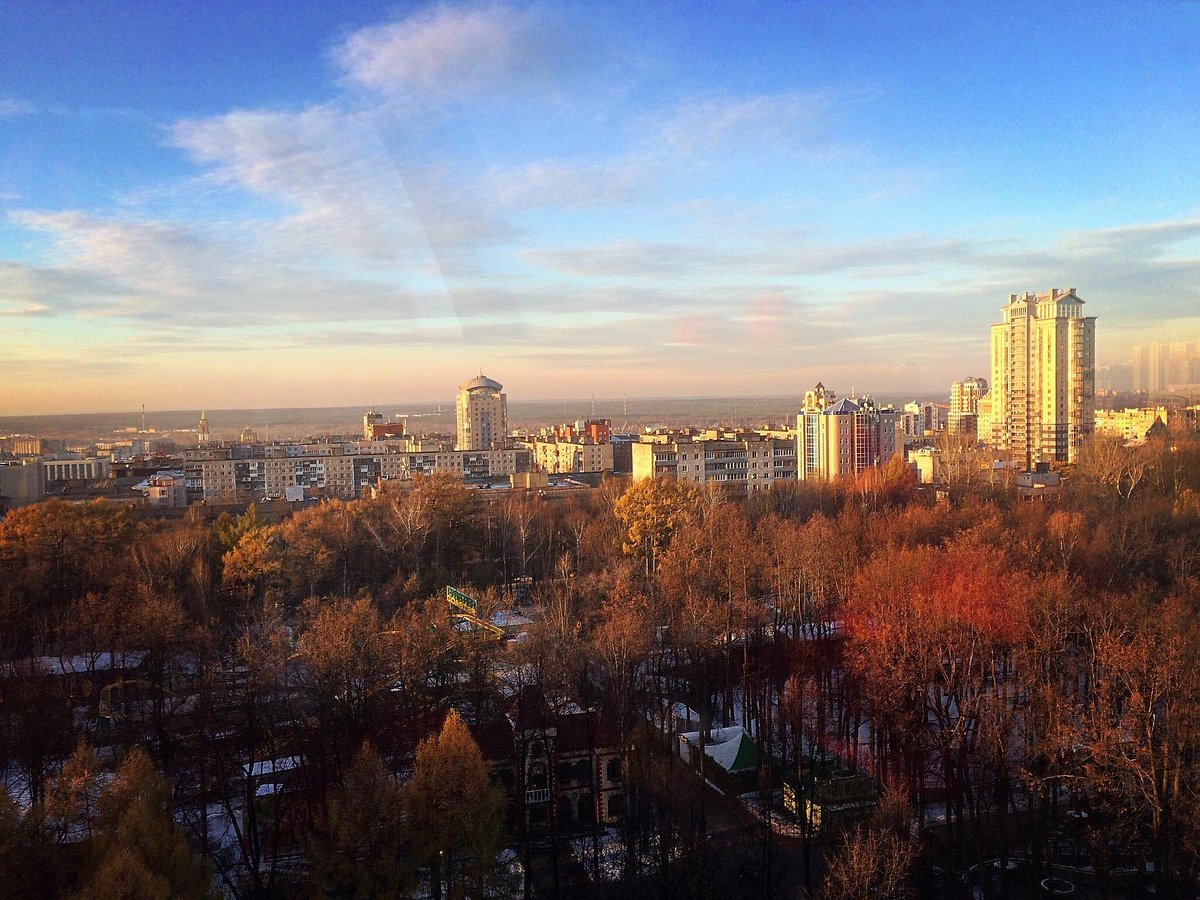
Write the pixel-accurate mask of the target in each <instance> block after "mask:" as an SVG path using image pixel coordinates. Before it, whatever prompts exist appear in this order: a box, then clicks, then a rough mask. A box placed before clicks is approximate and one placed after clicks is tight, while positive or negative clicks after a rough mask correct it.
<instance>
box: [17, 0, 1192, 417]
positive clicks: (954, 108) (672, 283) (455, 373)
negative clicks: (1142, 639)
mask: <svg viewBox="0 0 1200 900" xmlns="http://www.w3.org/2000/svg"><path fill="white" fill-rule="evenodd" d="M89 10H90V8H89V7H87V6H84V5H76V4H55V5H48V4H39V3H31V2H15V0H14V2H11V3H7V4H5V5H4V6H3V8H0V58H2V59H4V60H5V63H4V68H3V74H4V77H3V79H2V80H0V328H2V329H3V334H4V340H3V346H4V353H3V354H0V416H11V415H29V414H37V413H46V414H53V413H71V412H83V411H104V410H120V409H130V408H134V407H135V406H136V405H138V404H140V403H145V404H146V405H147V406H149V407H151V408H156V409H181V408H190V407H195V408H198V409H199V408H208V409H214V408H229V407H263V408H266V407H294V406H342V405H347V406H352V405H356V404H361V403H363V402H364V400H365V399H367V398H371V397H395V396H402V397H406V398H409V399H411V400H412V401H430V400H441V399H444V398H446V397H447V396H448V395H449V394H450V393H452V386H453V385H455V384H458V383H459V382H460V381H462V379H463V378H464V377H465V376H467V375H469V374H470V373H472V372H476V371H487V372H489V373H492V374H495V375H496V376H498V377H499V378H500V379H501V380H502V381H503V382H504V384H505V388H506V391H507V392H508V393H509V394H511V395H512V396H520V397H523V398H527V399H530V400H534V399H554V398H555V397H561V396H577V397H586V396H588V395H595V394H599V395H602V396H608V397H615V396H622V395H629V396H664V397H668V396H729V395H742V396H780V395H788V394H794V395H796V396H797V397H799V396H800V395H801V394H802V393H803V390H804V389H805V387H807V386H808V385H810V384H811V383H813V382H815V381H816V380H818V379H823V380H825V381H826V382H829V383H837V384H839V385H843V386H845V387H846V388H849V387H850V386H854V387H855V388H856V389H857V391H858V392H859V393H900V392H906V393H911V394H913V395H924V396H941V395H943V394H947V393H948V391H949V386H950V384H951V382H952V381H954V380H956V379H960V378H962V377H963V376H964V375H965V374H966V373H969V372H973V371H979V372H984V371H986V370H987V369H986V366H987V360H988V356H989V352H988V342H989V337H988V336H989V325H990V324H991V322H992V320H993V318H994V311H995V309H996V308H997V306H998V305H1000V304H1001V303H1002V302H1003V299H1004V298H1005V297H1007V296H1009V295H1010V294H1013V293H1024V292H1026V291H1041V290H1044V289H1045V287H1046V286H1047V285H1051V284H1071V285H1076V286H1077V287H1078V290H1079V294H1080V296H1081V297H1083V298H1084V299H1085V300H1086V301H1087V303H1088V311H1089V314H1093V315H1097V316H1099V323H1100V327H1099V329H1098V330H1097V336H1096V351H1097V363H1098V364H1100V365H1111V364H1114V363H1120V362H1125V361H1127V360H1128V359H1129V354H1130V351H1131V349H1132V347H1133V346H1134V345H1138V344H1145V343H1150V342H1155V341H1186V340H1195V339H1196V338H1197V337H1200V315H1197V310H1198V309H1200V304H1198V303H1197V299H1198V298H1197V290H1196V285H1197V283H1200V279H1198V278H1197V275H1198V274H1200V265H1198V262H1197V260H1198V257H1197V249H1198V247H1200V198H1198V192H1197V188H1196V185H1195V183H1194V175H1193V174H1192V173H1194V171H1195V169H1196V165H1195V163H1196V161H1197V159H1196V158H1197V155H1198V153H1200V150H1198V149H1197V148H1198V147H1200V141H1198V140H1197V138H1200V134H1198V131H1200V129H1198V128H1197V124H1196V117H1195V113H1194V110H1195V109H1196V108H1200V79H1197V78H1196V72H1197V67H1198V65H1200V60H1198V53H1200V51H1198V50H1197V49H1196V48H1195V47H1193V46H1191V45H1189V44H1188V43H1187V41H1186V40H1184V39H1183V38H1180V37H1177V35H1186V34H1195V33H1200V29H1198V28H1197V26H1200V7H1196V6H1191V5H1184V4H1173V5H1167V4H1157V5H1151V6H1149V7H1133V6H1127V5H1115V4H1114V5H1107V6H1106V7H1105V8H1104V9H1103V10H1099V11H1098V10H1097V7H1096V6H1095V5H1083V4H1074V5H1060V6H1056V7H1054V8H1053V9H1044V8H1041V7H1039V6H1037V5H1033V4H1026V5H1018V6H1013V7H1005V8H1003V9H978V10H973V11H972V16H971V19H970V21H967V20H965V18H964V17H963V16H961V14H960V13H961V7H957V8H956V7H954V6H951V5H949V4H933V3H930V4H921V5H917V6H906V7H903V8H886V7H884V6H874V5H872V6H862V7H839V8H836V9H832V8H831V9H826V8H823V7H821V6H818V5H816V4H792V5H786V6H784V5H775V4H760V5H756V6H754V7H752V8H749V9H747V8H742V9H740V10H739V11H731V10H722V11H715V12H714V11H713V10H710V9H707V8H706V7H704V6H702V5H686V6H679V5H674V6H670V7H663V8H658V9H653V8H652V9H647V8H644V7H643V6H640V5H634V4H615V5H606V6H605V7H604V8H602V9H595V8H591V7H585V6H582V5H574V4H572V5H566V4H520V5H498V4H487V5H480V4H434V5H425V4H422V5H417V6H413V7H405V8H403V9H402V10H400V11H397V8H396V7H394V6H391V5H387V4H377V3H363V4H356V5H354V6H353V7H352V8H338V7H336V6H331V5H327V4H317V3H307V2H306V3H289V4H273V3H262V4H254V5H252V6H251V7H242V6H239V5H237V4H232V3H214V4H206V5H205V7H204V8H203V11H202V12H200V11H197V10H196V9H191V10H185V9H183V8H171V7H151V6H147V5H144V4H143V5H138V4H131V3H122V4H111V5H106V6H105V7H104V15H103V16H99V15H96V16H90V15H88V14H87V13H88V12H89ZM548 372H553V378H548V377H547V373H548ZM547 388H549V389H550V391H551V393H550V394H547V393H546V390H547Z"/></svg>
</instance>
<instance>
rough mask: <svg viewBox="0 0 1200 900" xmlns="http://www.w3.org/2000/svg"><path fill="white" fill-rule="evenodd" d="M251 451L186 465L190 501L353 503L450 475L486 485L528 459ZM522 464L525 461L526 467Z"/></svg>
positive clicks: (503, 453)
mask: <svg viewBox="0 0 1200 900" xmlns="http://www.w3.org/2000/svg"><path fill="white" fill-rule="evenodd" d="M372 443H376V444H377V443H378V442H372ZM253 449H254V454H255V455H251V456H247V455H238V456H237V457H234V456H233V455H232V454H230V455H229V456H226V457H224V458H209V459H191V460H188V461H187V462H186V464H185V473H186V477H187V484H188V491H189V498H190V499H193V500H203V501H204V502H206V503H216V504H222V503H248V502H252V501H259V500H263V499H264V498H265V499H272V500H274V499H294V498H296V497H297V496H321V497H334V498H338V499H342V500H349V499H353V498H355V497H359V496H362V495H363V493H365V492H366V490H367V489H368V488H371V487H374V486H376V485H378V484H379V483H380V482H383V481H403V480H406V479H409V478H412V477H413V476H414V475H431V474H433V473H434V472H449V473H451V474H454V475H458V476H459V477H462V478H467V479H488V478H500V477H508V476H510V475H512V474H514V473H515V472H517V471H518V468H528V463H527V458H528V454H527V453H523V452H522V451H518V450H481V451H457V450H444V451H434V452H391V453H388V452H383V453H378V452H360V449H359V448H358V446H357V445H355V444H353V443H351V444H330V445H321V446H320V447H314V448H311V449H307V448H300V449H304V452H302V453H297V452H294V451H295V450H296V449H297V448H294V447H292V448H289V447H286V446H272V447H258V448H253ZM206 455H208V454H206ZM519 459H524V460H525V464H524V465H523V466H519V464H518V460H519ZM197 487H198V488H199V491H198V494H199V495H198V496H197V495H196V494H197V491H196V489H197Z"/></svg>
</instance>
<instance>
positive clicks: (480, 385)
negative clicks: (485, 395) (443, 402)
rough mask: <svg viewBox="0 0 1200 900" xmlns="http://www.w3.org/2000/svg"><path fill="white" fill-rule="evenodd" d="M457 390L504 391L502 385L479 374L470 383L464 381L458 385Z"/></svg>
mask: <svg viewBox="0 0 1200 900" xmlns="http://www.w3.org/2000/svg"><path fill="white" fill-rule="evenodd" d="M458 389H459V390H460V391H478V390H489V391H502V390H504V385H502V384H501V383H500V382H498V381H493V380H492V379H491V378H488V377H487V376H486V375H484V374H483V373H482V372H480V373H479V374H478V375H476V376H475V377H474V378H472V379H471V380H470V381H464V382H463V383H462V384H460V385H459V386H458Z"/></svg>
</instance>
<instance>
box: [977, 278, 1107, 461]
mask: <svg viewBox="0 0 1200 900" xmlns="http://www.w3.org/2000/svg"><path fill="white" fill-rule="evenodd" d="M1002 312H1003V316H1004V319H1003V321H1001V322H998V323H996V324H994V325H993V326H992V391H991V394H990V395H989V396H990V397H991V400H992V404H991V439H990V443H991V444H992V445H993V446H994V447H996V448H998V449H1001V450H1007V451H1008V452H1009V453H1011V454H1012V457H1013V461H1014V462H1016V463H1018V464H1020V465H1023V466H1024V467H1025V468H1027V469H1032V468H1033V466H1034V465H1035V464H1036V463H1039V462H1073V461H1074V460H1075V457H1076V455H1077V453H1078V451H1079V447H1080V444H1081V443H1082V441H1083V439H1084V437H1086V436H1087V435H1089V434H1091V432H1092V427H1093V422H1094V418H1095V411H1096V319H1095V317H1094V316H1084V314H1083V301H1082V300H1081V299H1079V297H1078V295H1076V293H1075V288H1067V289H1066V290H1062V289H1060V288H1052V289H1051V290H1050V292H1049V293H1046V294H1028V293H1026V294H1011V295H1010V296H1009V298H1008V304H1007V305H1006V306H1005V307H1004V308H1003V310H1002Z"/></svg>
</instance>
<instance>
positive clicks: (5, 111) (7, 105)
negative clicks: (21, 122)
mask: <svg viewBox="0 0 1200 900" xmlns="http://www.w3.org/2000/svg"><path fill="white" fill-rule="evenodd" d="M35 112H37V108H36V107H35V106H34V105H33V104H32V103H26V102H25V101H24V100H17V99H14V98H12V97H0V119H15V118H17V117H18V116H31V115H33V114H34V113H35Z"/></svg>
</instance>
